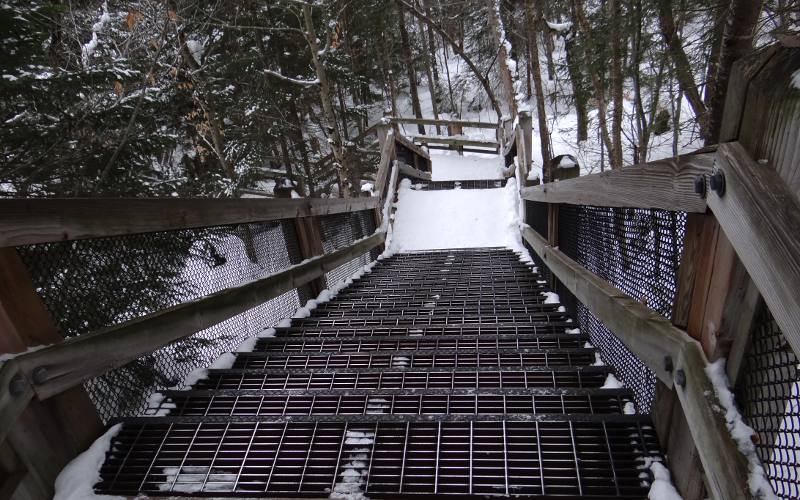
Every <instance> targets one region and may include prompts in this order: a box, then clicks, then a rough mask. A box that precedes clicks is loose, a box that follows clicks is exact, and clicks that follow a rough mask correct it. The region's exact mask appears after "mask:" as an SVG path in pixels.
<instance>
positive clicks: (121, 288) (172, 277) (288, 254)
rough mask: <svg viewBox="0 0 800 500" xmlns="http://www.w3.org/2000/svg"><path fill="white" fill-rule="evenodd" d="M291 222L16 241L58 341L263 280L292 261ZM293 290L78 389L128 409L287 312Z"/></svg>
mask: <svg viewBox="0 0 800 500" xmlns="http://www.w3.org/2000/svg"><path fill="white" fill-rule="evenodd" d="M296 241H297V240H296V236H295V234H294V226H293V225H292V224H291V221H283V222H261V223H253V224H242V225H228V226H215V227H209V228H200V229H186V230H179V231H169V232H161V233H147V234H137V235H130V236H120V237H112V238H98V239H91V240H80V241H70V242H56V243H46V244H39V245H31V246H26V247H19V248H18V249H17V251H18V252H19V254H20V256H21V257H22V259H23V261H24V262H25V264H26V266H27V268H28V270H29V272H30V274H31V278H32V280H33V283H34V286H35V287H36V290H37V292H38V293H39V295H40V296H41V297H42V299H43V301H44V303H45V304H46V305H47V307H48V309H49V310H50V312H51V314H52V316H53V318H54V320H55V322H56V325H57V326H58V328H59V330H60V331H61V333H62V334H63V335H64V336H65V337H72V336H75V335H80V334H83V333H87V332H90V331H95V330H97V329H99V328H102V327H106V326H111V325H116V324H119V323H122V322H124V321H128V320H131V319H134V318H137V317H141V316H144V315H146V314H149V313H152V312H155V311H158V310H161V309H164V308H166V307H169V306H173V305H175V304H178V303H180V302H184V301H187V300H191V299H194V298H197V297H201V296H204V295H207V294H210V293H213V292H216V291H219V290H221V289H223V288H226V287H229V286H232V285H235V284H237V283H241V282H243V281H248V280H252V279H255V278H258V277H262V276H265V275H267V274H270V273H272V272H275V271H277V270H280V269H284V268H286V267H288V266H289V265H291V264H293V263H296V262H299V261H300V260H301V258H300V254H299V251H298V250H297V244H296ZM298 306H299V300H298V295H297V292H296V291H291V292H288V293H286V294H284V295H282V296H280V297H276V298H275V299H272V300H270V301H268V302H267V303H265V304H262V305H260V306H258V307H255V308H253V309H250V310H249V311H246V312H244V313H242V314H240V315H238V316H236V317H234V318H231V319H229V320H227V321H224V322H222V323H220V324H218V325H215V326H213V327H211V328H209V329H207V330H204V331H202V332H198V333H197V334H195V335H193V336H192V337H190V338H188V339H185V340H182V341H179V342H176V343H174V344H172V345H170V346H166V347H164V348H162V349H160V350H158V351H155V352H154V353H152V354H150V355H148V356H144V357H142V358H140V359H137V360H136V361H133V362H131V363H129V364H128V365H126V366H124V367H122V368H119V369H117V370H113V371H111V372H109V373H108V374H106V375H104V376H102V377H99V378H96V379H93V380H90V381H88V382H87V383H86V389H87V391H88V392H89V395H90V396H91V398H92V399H93V401H94V402H95V405H96V406H97V408H98V411H99V413H100V415H101V416H102V417H103V418H104V419H108V418H110V417H111V416H115V415H131V414H136V413H138V412H139V411H140V410H141V409H142V408H143V407H144V405H145V399H146V395H147V394H149V393H150V392H152V391H153V390H157V389H159V388H163V387H170V386H174V385H176V384H179V383H180V382H181V381H182V380H183V379H184V377H186V375H188V374H189V373H190V372H191V371H192V370H194V369H196V368H198V367H202V366H207V365H208V364H210V363H211V362H213V361H214V360H215V359H216V358H217V357H218V356H219V355H220V354H222V353H224V352H226V351H230V350H234V349H235V348H236V346H237V345H238V344H239V343H241V342H242V340H244V339H245V338H246V337H248V336H251V335H254V334H255V333H256V332H257V331H259V330H262V329H264V328H266V327H269V326H272V325H273V324H275V323H276V322H277V321H279V320H280V319H281V318H283V317H286V316H289V315H291V313H292V312H294V310H295V309H296V308H297V307H298Z"/></svg>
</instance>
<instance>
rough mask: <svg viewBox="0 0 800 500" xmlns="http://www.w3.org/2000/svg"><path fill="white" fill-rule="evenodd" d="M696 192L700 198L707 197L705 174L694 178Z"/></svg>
mask: <svg viewBox="0 0 800 500" xmlns="http://www.w3.org/2000/svg"><path fill="white" fill-rule="evenodd" d="M694 192H695V193H697V194H698V195H700V198H705V197H706V176H705V175H704V174H700V175H698V176H697V177H695V178H694Z"/></svg>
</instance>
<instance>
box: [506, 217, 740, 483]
mask: <svg viewBox="0 0 800 500" xmlns="http://www.w3.org/2000/svg"><path fill="white" fill-rule="evenodd" d="M522 237H523V238H524V239H525V241H526V242H528V244H530V245H531V247H532V248H533V250H534V252H536V254H537V255H539V257H540V258H541V259H542V260H543V261H544V262H545V264H546V265H547V266H548V268H549V269H550V271H551V272H552V273H553V274H554V275H555V276H556V277H557V278H558V279H559V280H560V281H561V282H562V283H563V284H564V286H565V287H566V288H567V289H568V290H569V291H570V292H572V293H573V294H574V295H575V297H576V298H577V299H578V300H579V301H580V302H581V303H582V304H584V305H585V306H586V307H587V308H588V309H589V310H590V311H591V312H592V314H594V315H595V316H596V317H597V318H598V319H599V320H600V321H601V322H602V323H603V324H604V325H605V326H606V327H608V329H609V330H611V332H612V333H614V335H615V336H616V337H617V338H618V339H620V340H621V341H622V342H623V343H624V344H625V345H626V346H627V347H628V348H629V349H630V350H631V352H633V354H634V355H636V356H637V357H638V358H639V359H640V360H642V361H643V362H644V363H645V364H646V365H647V366H648V367H649V368H650V369H651V370H653V371H654V372H655V373H656V375H657V376H658V378H659V380H661V381H663V382H664V383H665V384H667V385H668V386H669V387H673V386H674V387H675V389H676V392H677V393H678V398H679V400H680V402H681V406H682V407H683V409H684V412H685V414H686V418H687V421H688V423H689V429H690V431H691V434H692V438H693V439H694V442H695V443H696V445H697V449H698V452H699V454H700V460H701V461H702V463H703V467H704V470H705V472H706V475H707V477H708V487H709V490H710V493H711V495H712V497H713V498H718V499H728V498H752V495H751V493H750V490H749V487H748V482H747V480H748V465H749V464H748V460H747V458H746V457H745V456H744V455H743V454H742V452H741V451H740V450H739V448H738V447H737V444H736V442H735V441H734V439H733V437H732V436H731V433H730V430H728V427H727V423H726V420H725V410H724V405H722V404H721V403H720V401H719V400H718V398H717V396H716V393H715V389H714V386H713V384H712V382H711V380H710V379H709V377H708V374H707V373H706V371H705V368H706V367H707V366H708V361H707V360H706V357H705V355H704V354H703V350H702V347H701V346H700V344H699V343H698V342H697V341H696V340H694V339H692V338H691V337H689V336H688V335H687V334H686V332H684V331H682V330H680V329H678V328H676V327H674V326H673V325H672V324H671V323H670V321H669V320H668V319H666V318H664V317H662V316H660V315H659V314H658V313H656V312H654V311H652V310H651V309H649V308H647V307H646V306H644V305H643V304H640V303H639V302H637V301H636V300H634V299H633V298H631V297H629V296H627V295H625V294H624V293H623V292H622V291H620V290H619V289H617V288H615V287H614V286H612V285H611V284H609V283H608V282H606V281H605V280H603V279H602V278H600V277H598V276H596V275H595V274H593V273H591V272H590V271H589V270H587V269H586V268H584V267H583V266H581V265H580V264H578V263H577V262H575V261H574V260H572V259H570V258H569V257H567V256H566V255H565V254H564V253H563V252H561V251H560V250H558V249H557V248H554V247H552V246H550V245H549V244H548V242H547V240H545V239H544V238H543V237H542V236H540V235H539V234H538V233H537V232H536V231H534V230H533V229H531V228H530V227H529V226H524V227H523V228H522ZM667 358H669V364H670V365H672V369H671V370H668V369H667V366H668V365H667V364H666V363H665V361H666V359H667ZM673 377H674V379H673Z"/></svg>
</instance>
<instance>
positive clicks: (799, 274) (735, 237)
mask: <svg viewBox="0 0 800 500" xmlns="http://www.w3.org/2000/svg"><path fill="white" fill-rule="evenodd" d="M717 167H718V168H719V169H720V170H721V171H722V172H724V174H725V185H726V188H725V193H724V195H723V196H722V197H720V196H718V195H717V194H716V193H715V192H709V195H708V206H709V208H711V210H712V211H713V212H714V215H715V216H716V218H717V221H719V224H720V226H721V227H722V230H723V231H724V232H725V235H726V236H727V238H728V240H729V241H730V242H731V244H732V245H733V248H734V249H735V250H736V253H737V255H738V256H739V258H740V259H741V261H742V263H743V264H744V266H745V268H746V269H747V272H748V273H749V275H750V277H751V278H752V280H753V282H754V283H755V284H756V286H757V287H758V289H759V290H760V292H761V295H762V296H763V297H764V300H765V301H766V303H767V306H768V307H769V309H770V311H771V312H772V314H773V316H774V317H775V321H776V322H777V323H778V325H779V326H780V327H781V330H782V331H783V334H784V336H785V337H786V340H787V341H788V342H789V344H791V346H792V348H793V349H794V351H795V352H800V294H798V293H797V291H798V290H800V206H799V205H798V202H797V199H796V198H795V197H794V195H793V193H792V192H791V191H790V190H789V188H788V187H787V185H786V183H785V182H784V181H783V180H782V179H781V178H780V176H779V175H778V173H777V172H775V170H773V169H771V168H768V167H767V166H762V165H759V164H757V163H756V162H755V161H753V160H752V159H751V158H750V157H749V155H748V154H747V152H746V151H745V150H744V148H743V147H742V146H741V145H740V144H738V143H727V144H721V145H720V146H719V148H718V149H717Z"/></svg>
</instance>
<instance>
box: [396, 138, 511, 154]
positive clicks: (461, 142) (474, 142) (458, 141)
mask: <svg viewBox="0 0 800 500" xmlns="http://www.w3.org/2000/svg"><path fill="white" fill-rule="evenodd" d="M408 138H409V139H411V140H412V141H414V142H415V143H421V144H448V145H451V146H474V147H485V148H487V149H489V150H493V151H497V147H498V145H497V142H495V141H484V140H478V139H467V138H466V137H458V136H455V137H445V136H441V135H411V136H409V137H408Z"/></svg>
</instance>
